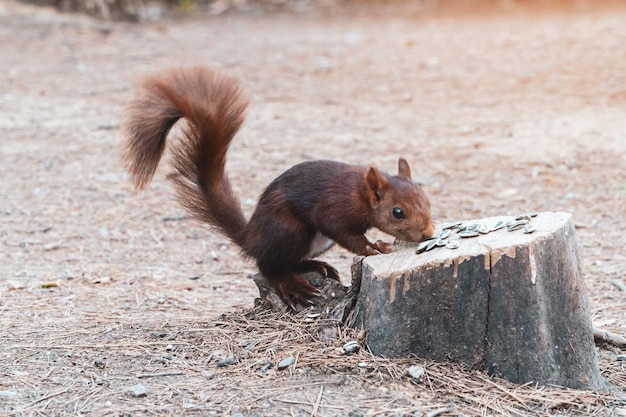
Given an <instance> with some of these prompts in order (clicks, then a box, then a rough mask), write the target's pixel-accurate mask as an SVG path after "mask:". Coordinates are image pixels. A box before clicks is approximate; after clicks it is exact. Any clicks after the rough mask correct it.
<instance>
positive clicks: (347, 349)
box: [343, 340, 361, 354]
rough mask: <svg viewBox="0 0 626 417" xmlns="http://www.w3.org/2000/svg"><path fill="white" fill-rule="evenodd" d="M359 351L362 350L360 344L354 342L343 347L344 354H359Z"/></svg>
mask: <svg viewBox="0 0 626 417" xmlns="http://www.w3.org/2000/svg"><path fill="white" fill-rule="evenodd" d="M359 349H361V345H359V342H357V341H355V340H352V341H350V342H348V343H346V344H345V345H343V353H344V354H346V353H357V352H358V351H359Z"/></svg>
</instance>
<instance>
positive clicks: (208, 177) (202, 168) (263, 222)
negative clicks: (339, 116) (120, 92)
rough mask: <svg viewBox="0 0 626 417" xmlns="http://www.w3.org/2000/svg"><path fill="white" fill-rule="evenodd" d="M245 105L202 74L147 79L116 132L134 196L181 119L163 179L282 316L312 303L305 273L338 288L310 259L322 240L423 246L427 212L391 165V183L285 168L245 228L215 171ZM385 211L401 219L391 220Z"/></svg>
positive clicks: (329, 170) (231, 85) (222, 82)
mask: <svg viewBox="0 0 626 417" xmlns="http://www.w3.org/2000/svg"><path fill="white" fill-rule="evenodd" d="M247 104H248V103H247V100H246V99H245V98H244V97H243V95H242V93H241V89H240V87H239V83H238V82H237V81H236V80H235V79H234V78H231V77H228V76H226V75H223V74H220V73H217V72H214V71H212V70H209V69H207V68H204V67H196V68H182V69H174V70H170V71H167V72H164V73H162V74H159V75H156V76H152V77H149V78H147V79H146V80H145V82H144V83H143V84H142V86H141V89H140V91H139V95H138V96H137V98H136V99H135V100H134V101H133V102H132V103H131V104H130V106H129V109H128V118H127V120H126V122H125V124H124V132H125V135H126V141H125V145H126V148H125V153H124V159H125V161H126V164H127V167H128V170H129V172H130V174H131V178H132V180H133V182H134V184H135V187H136V188H138V189H142V188H144V187H145V186H146V185H147V183H148V182H149V181H150V179H151V178H152V176H153V175H154V172H155V170H156V168H157V166H158V164H159V161H160V159H161V157H162V155H163V152H164V149H165V144H166V138H167V135H168V133H169V131H170V129H171V128H172V126H173V125H174V124H175V123H176V122H177V121H178V120H179V119H181V118H184V119H186V121H187V124H186V126H185V128H184V129H183V133H182V138H181V140H180V141H177V142H176V143H175V145H174V146H173V149H172V154H173V167H174V173H173V174H171V176H170V178H171V179H172V180H173V181H174V184H175V186H176V190H177V195H178V198H179V200H180V201H181V203H182V205H183V206H184V207H185V208H186V209H187V210H188V211H189V212H190V213H191V214H192V215H193V216H194V217H196V218H197V219H199V220H201V221H203V222H206V223H208V224H210V225H211V226H214V227H216V228H218V229H219V230H220V231H221V232H222V233H224V234H225V235H226V236H228V237H229V238H230V239H231V240H232V241H233V242H235V243H236V244H237V245H239V247H240V248H241V250H242V252H243V253H244V254H245V255H247V256H249V257H250V258H252V259H254V260H255V261H256V263H257V265H258V267H259V269H260V271H261V273H263V275H264V276H265V277H266V278H267V279H268V280H269V281H270V282H271V283H272V284H273V285H274V287H275V288H276V289H277V290H278V291H279V293H280V294H281V296H282V297H283V299H284V300H285V301H286V302H287V303H288V304H289V305H291V306H293V305H294V304H295V303H300V304H304V303H307V302H309V300H310V298H311V297H313V296H315V295H316V293H317V290H316V289H315V287H313V286H311V285H310V284H309V283H308V282H307V281H306V280H305V279H303V278H302V277H301V276H300V275H299V274H298V273H299V272H304V271H310V270H315V271H318V272H320V273H323V274H325V275H326V276H328V277H331V278H334V279H339V275H338V273H337V271H336V270H335V269H334V268H333V267H332V266H330V265H328V264H327V263H324V262H321V261H317V260H313V259H310V257H313V256H317V255H318V254H320V253H321V252H323V251H324V250H326V249H327V248H328V247H329V245H326V244H325V239H324V236H325V237H327V238H329V239H332V241H334V242H336V243H338V244H339V245H341V246H343V247H344V248H346V249H348V250H350V251H352V252H354V253H357V254H360V255H372V254H376V253H381V252H385V253H387V252H390V251H391V250H392V248H393V247H392V246H391V245H390V244H388V243H385V242H382V241H377V242H375V243H372V242H370V241H369V240H368V239H367V238H366V237H365V235H364V233H365V232H366V231H367V229H369V228H371V227H376V228H378V229H380V230H382V231H383V232H386V233H389V234H391V235H393V236H396V237H398V238H400V239H402V240H412V241H420V240H423V239H425V238H428V237H430V236H432V234H433V225H432V221H431V217H430V203H429V201H428V198H427V197H426V195H425V193H424V192H423V191H422V189H421V188H420V187H419V186H418V185H417V184H415V183H413V181H412V180H411V170H410V168H409V165H408V163H407V162H406V161H405V160H404V159H400V160H399V162H398V175H397V176H391V175H388V174H385V173H382V172H380V171H379V170H377V169H376V168H374V167H363V166H356V165H348V164H344V163H340V162H334V161H309V162H304V163H301V164H298V165H295V166H294V167H292V168H290V169H289V170H287V171H286V172H284V173H283V174H282V175H280V176H279V177H278V178H276V179H275V180H274V181H273V182H272V183H271V184H270V185H269V186H268V187H267V189H266V190H265V191H264V192H263V194H262V195H261V197H260V199H259V202H258V204H257V207H256V209H255V211H254V213H253V214H252V217H251V218H250V220H249V221H246V219H245V217H244V215H243V212H242V210H241V206H240V203H239V200H238V198H237V197H236V195H235V194H234V193H233V190H232V188H231V186H230V181H229V180H228V177H227V175H226V173H225V172H224V165H225V162H226V153H227V151H228V147H229V145H230V142H231V141H232V139H233V137H234V136H235V134H236V133H237V131H238V130H239V128H240V126H241V124H242V123H243V118H244V117H243V114H244V111H245V109H246V106H247ZM394 210H396V211H397V210H401V211H402V216H400V218H398V217H399V216H394V214H393V213H394ZM396 214H397V213H396Z"/></svg>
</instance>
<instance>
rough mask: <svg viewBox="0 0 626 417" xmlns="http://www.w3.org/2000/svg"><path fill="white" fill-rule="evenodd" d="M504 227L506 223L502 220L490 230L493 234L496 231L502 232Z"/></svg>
mask: <svg viewBox="0 0 626 417" xmlns="http://www.w3.org/2000/svg"><path fill="white" fill-rule="evenodd" d="M502 226H504V221H502V220H498V221H497V222H496V224H494V225H493V226H491V229H489V230H490V231H492V232H495V231H496V230H500V229H502Z"/></svg>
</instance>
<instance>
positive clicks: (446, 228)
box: [443, 222, 463, 230]
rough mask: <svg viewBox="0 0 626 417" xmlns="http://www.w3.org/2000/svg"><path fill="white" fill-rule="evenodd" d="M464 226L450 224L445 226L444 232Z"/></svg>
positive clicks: (455, 223)
mask: <svg viewBox="0 0 626 417" xmlns="http://www.w3.org/2000/svg"><path fill="white" fill-rule="evenodd" d="M462 225H463V222H454V223H450V224H448V225H445V226H443V230H448V229H456V228H458V227H460V226H462Z"/></svg>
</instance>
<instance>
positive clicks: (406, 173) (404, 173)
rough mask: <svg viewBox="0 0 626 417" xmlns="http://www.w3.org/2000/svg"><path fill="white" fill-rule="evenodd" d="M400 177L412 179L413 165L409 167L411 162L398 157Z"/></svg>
mask: <svg viewBox="0 0 626 417" xmlns="http://www.w3.org/2000/svg"><path fill="white" fill-rule="evenodd" d="M398 177H400V178H406V179H407V180H410V179H411V167H409V163H408V162H407V161H406V159H404V158H400V159H398Z"/></svg>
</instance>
